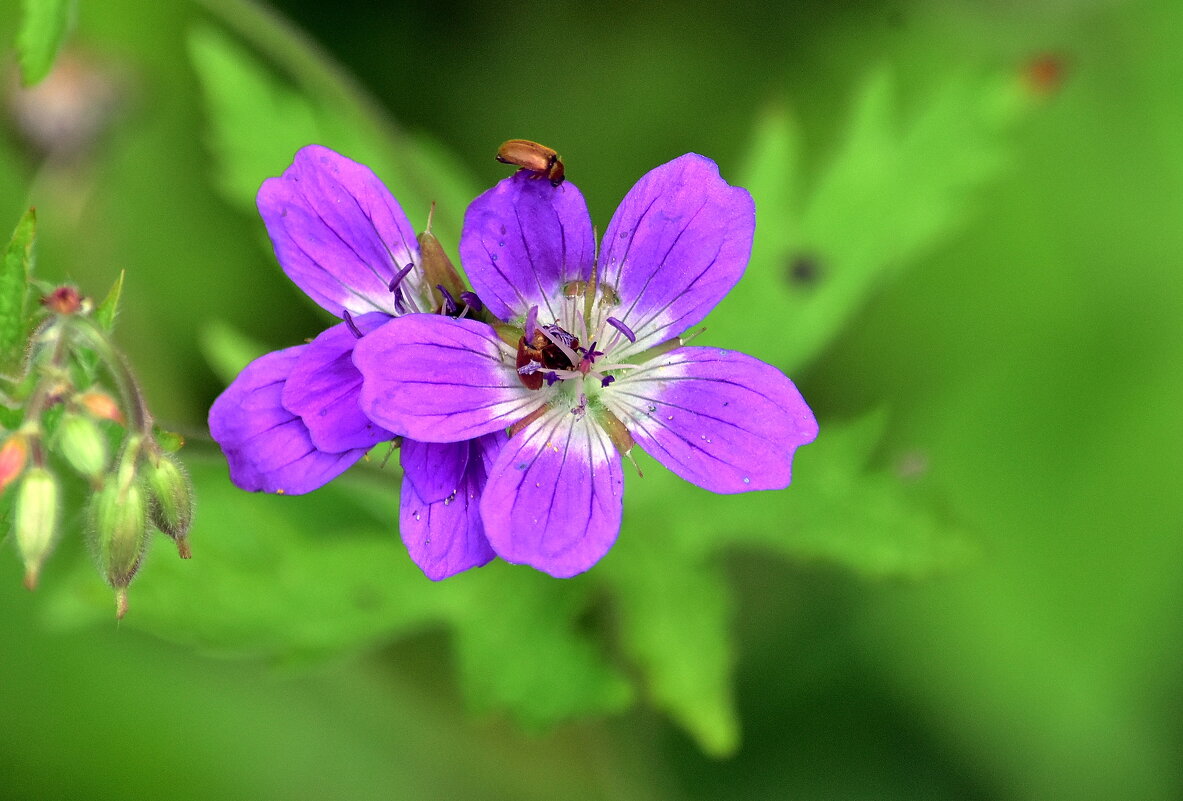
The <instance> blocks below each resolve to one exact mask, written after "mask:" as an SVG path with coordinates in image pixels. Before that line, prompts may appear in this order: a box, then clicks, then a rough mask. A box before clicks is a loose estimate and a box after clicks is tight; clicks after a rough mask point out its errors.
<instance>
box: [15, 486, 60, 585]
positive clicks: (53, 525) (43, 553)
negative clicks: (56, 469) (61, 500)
mask: <svg viewBox="0 0 1183 801" xmlns="http://www.w3.org/2000/svg"><path fill="white" fill-rule="evenodd" d="M58 493H59V491H58V482H57V479H56V478H54V475H53V473H50V472H49V471H48V470H46V469H45V468H44V467H31V468H29V470H28V472H26V473H25V477H24V478H23V479H21V483H20V486H19V487H18V488H17V495H16V528H15V531H14V534H15V537H16V547H17V550H19V551H20V554H21V559H22V560H24V563H25V586H26V587H28V588H29V589H30V590H31V589H33V588H34V587H36V586H37V577H38V576H39V575H40V574H41V566H42V565H43V564H45V559H46V557H48V556H49V554H50V552H51V551H52V550H53V546H54V544H55V543H56V541H57V528H58Z"/></svg>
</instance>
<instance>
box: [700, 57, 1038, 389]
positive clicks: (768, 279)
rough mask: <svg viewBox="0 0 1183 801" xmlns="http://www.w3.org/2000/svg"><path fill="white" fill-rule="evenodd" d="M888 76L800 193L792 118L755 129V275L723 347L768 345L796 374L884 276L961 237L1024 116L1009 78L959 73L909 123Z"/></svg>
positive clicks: (715, 331) (874, 84)
mask: <svg viewBox="0 0 1183 801" xmlns="http://www.w3.org/2000/svg"><path fill="white" fill-rule="evenodd" d="M898 107H899V103H898V101H897V100H896V92H895V90H894V87H893V81H892V77H891V73H890V72H889V71H887V70H886V69H881V70H879V71H876V72H874V73H872V74H871V75H870V76H869V77H868V78H867V79H866V81H865V82H864V84H863V86H862V88H861V90H860V91H859V93H858V96H857V98H856V100H855V102H854V108H853V112H852V117H851V122H850V124H849V127H848V130H847V132H846V134H845V137H844V139H843V142H842V144H841V145H840V146H839V147H838V149H837V151H836V152H835V153H834V154H833V156H832V158H831V161H830V163H829V165H828V167H827V168H826V169H824V170H823V171H822V172H821V174H820V175H819V176H818V178H817V179H816V181H815V182H814V183H813V185H812V187H811V188H810V189H809V190H808V191H805V192H801V191H799V190H798V186H799V185H800V184H801V181H800V179H799V177H798V176H797V174H796V170H795V169H794V168H795V166H796V165H795V160H794V155H795V153H796V150H797V147H798V145H797V139H798V137H797V134H796V132H795V131H794V129H793V128H792V126H791V125H790V124H789V121H788V119H787V117H786V116H785V114H784V112H783V111H780V110H773V111H772V112H770V113H768V114H767V115H765V117H764V118H763V119H762V120H761V121H760V122H759V123H758V125H757V128H756V134H755V137H754V143H753V150H752V155H751V158H750V160H749V162H748V165H747V167H746V169H745V170H744V171H743V174H742V176H741V180H740V181H739V183H740V185H741V186H746V187H748V188H749V190H750V191H751V192H752V196H753V198H754V199H755V201H756V215H757V216H756V219H757V227H756V240H755V243H754V245H753V251H752V259H751V262H750V264H749V267H748V270H747V273H746V274H745V276H744V278H743V280H741V281H740V282H739V285H738V286H737V287H736V288H735V290H733V291H732V293H731V295H730V296H729V298H728V299H727V301H726V302H725V303H724V304H723V305H722V306H721V308H722V309H725V310H729V311H730V310H735V309H751V308H762V309H774V310H775V313H766V314H761V315H750V314H744V315H740V314H731V315H725V314H717V315H715V316H712V318H711V321H710V331H711V335H712V337H713V338H716V339H717V341H720V342H724V341H731V342H735V341H749V342H759V343H761V344H762V345H764V346H765V347H764V349H763V350H762V352H761V353H762V355H763V357H764V358H768V359H769V360H770V361H774V362H775V363H776V364H778V365H780V366H781V367H784V368H786V369H787V370H789V371H794V370H796V369H798V368H800V367H801V366H803V365H804V364H806V363H808V362H809V361H810V360H811V359H813V358H814V357H815V356H817V354H818V353H819V352H820V351H821V349H822V348H824V347H825V346H826V345H828V344H829V343H830V342H831V341H832V340H833V338H834V337H835V336H836V335H837V334H838V333H839V332H840V331H841V330H842V328H843V327H844V326H845V325H846V324H847V322H848V321H849V320H850V318H851V317H852V315H853V314H854V313H855V312H856V311H858V309H860V308H861V307H862V305H863V304H864V303H865V302H866V301H867V299H868V298H869V297H870V296H871V295H872V294H873V293H874V291H875V290H876V289H877V288H878V287H879V286H881V285H882V283H883V281H884V280H886V279H887V278H889V277H890V276H892V275H894V274H895V273H897V272H898V271H900V270H901V269H903V268H905V267H906V266H908V265H909V264H911V263H914V262H915V261H916V260H917V258H918V257H919V256H920V255H922V254H923V253H924V252H925V251H927V250H929V249H930V248H932V247H933V246H935V245H936V244H937V243H939V242H940V241H941V240H942V239H945V238H947V237H949V236H951V235H952V234H954V233H955V232H956V231H957V230H959V229H960V228H961V227H962V226H963V224H964V223H965V221H966V220H967V218H968V217H969V214H970V211H971V210H972V201H973V198H974V196H975V195H976V193H977V192H978V191H980V190H981V188H982V187H983V186H984V185H985V184H987V183H988V182H989V181H991V180H992V179H994V178H995V177H997V176H998V175H999V174H1000V172H1001V170H1002V167H1003V166H1004V165H1005V163H1006V161H1007V152H1008V150H1009V147H1010V145H1009V142H1008V141H1007V137H1006V134H1007V133H1008V131H1009V130H1010V129H1011V128H1012V127H1013V124H1014V123H1015V121H1016V120H1017V119H1018V118H1019V116H1020V112H1021V111H1022V110H1023V109H1024V108H1025V106H1024V104H1023V102H1022V100H1021V97H1020V93H1019V91H1018V87H1017V86H1016V83H1015V81H1014V80H1013V77H1012V76H1009V75H1007V76H991V77H988V78H984V79H983V78H980V77H969V76H956V75H955V76H952V77H948V78H946V79H945V82H944V83H943V84H941V85H940V86H937V87H936V88H934V89H931V90H930V91H929V92H928V93H927V94H926V95H924V96H922V97H920V98H919V99H918V100H917V101H916V103H915V107H916V109H917V110H916V111H915V112H914V113H912V114H910V115H908V116H907V117H906V118H904V119H902V120H901V117H902V116H903V115H901V114H900V112H899V110H898Z"/></svg>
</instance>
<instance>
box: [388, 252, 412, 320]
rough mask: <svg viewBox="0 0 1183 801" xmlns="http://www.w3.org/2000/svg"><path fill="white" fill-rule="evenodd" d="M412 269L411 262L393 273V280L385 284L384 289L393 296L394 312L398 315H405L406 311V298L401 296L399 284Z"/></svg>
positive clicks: (401, 291)
mask: <svg viewBox="0 0 1183 801" xmlns="http://www.w3.org/2000/svg"><path fill="white" fill-rule="evenodd" d="M413 269H415V263H414V262H411V263H410V264H408V265H407V266H406V267H404V268H402V269H401V270H399V271H398V272H397V273H395V274H394V278H392V279H390V283H389V284H387V287H386V288H387V289H389V290H390V292H391V294H393V295H394V310H395V311H396V312H398V313H399V314H406V313H407V311H408V307H407V296H406V295H404V294H403V290H402V286H401V284H402V282H403V279H404V278H406V277H407V276H408V275H409V274H410V272H411V270H413ZM412 305H413V304H412ZM415 311H418V309H415Z"/></svg>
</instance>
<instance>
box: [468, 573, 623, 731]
mask: <svg viewBox="0 0 1183 801" xmlns="http://www.w3.org/2000/svg"><path fill="white" fill-rule="evenodd" d="M471 584H472V585H473V590H474V591H473V593H472V600H473V604H472V606H471V607H469V608H467V609H465V610H463V611H462V613H461V614H457V615H456V616H454V617H453V618H452V621H453V624H454V625H455V628H456V657H457V661H458V663H459V665H458V667H459V671H460V676H461V679H462V681H461V686H462V687H463V689H464V693H465V696H466V697H467V699H468V702H469V704H470V706H472V707H473V708H474V709H476V710H482V711H487V710H491V709H492V710H496V709H508V710H511V711H512V714H513V716H514V717H515V718H517V720H518V721H519V722H521V723H522V724H524V725H525V726H527V727H529V728H531V729H538V728H542V727H547V726H553V725H554V724H555V723H558V722H560V721H564V720H569V719H572V718H575V717H578V716H580V715H588V714H604V713H609V712H619V711H621V710H623V709H625V708H627V707H628V706H629V705H630V704H631V703H632V700H633V691H632V686H631V685H630V684H629V682H628V680H627V678H625V676H624V675H623V674H622V673H621V671H620V669H619V668H617V667H614V666H612V665H610V664H609V663H608V662H607V660H606V659H605V657H604V654H603V653H602V652H601V649H600V648H599V647H598V646H597V645H596V643H595V642H593V640H592V639H590V638H589V637H588V636H587V635H586V633H583V634H580V633H579V628H580V626H579V625H578V622H579V617H580V615H581V614H582V613H583V612H584V611H585V610H586V609H587V607H588V590H589V589H590V588H591V587H592V586H593V582H591V581H589V580H587V579H586V578H585V579H582V580H576V581H574V582H564V583H559V582H556V581H555V580H554V579H552V578H550V577H549V576H545V575H543V574H541V573H537V572H535V571H533V570H529V569H527V568H510V567H508V566H506V565H497V566H496V567H493V568H492V569H489V568H483V569H482V570H480V571H477V572H476V573H475V574H474V575H473V576H472V578H471ZM478 599H479V600H478Z"/></svg>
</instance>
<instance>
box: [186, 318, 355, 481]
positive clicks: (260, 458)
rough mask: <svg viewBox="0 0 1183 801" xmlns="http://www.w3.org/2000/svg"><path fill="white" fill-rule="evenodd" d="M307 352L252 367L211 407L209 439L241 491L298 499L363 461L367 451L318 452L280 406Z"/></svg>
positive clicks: (281, 354) (280, 354)
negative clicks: (287, 383) (219, 449)
mask: <svg viewBox="0 0 1183 801" xmlns="http://www.w3.org/2000/svg"><path fill="white" fill-rule="evenodd" d="M346 333H348V332H346ZM307 347H308V346H307V345H299V346H297V347H294V348H287V349H286V350H279V351H275V352H274V353H268V354H267V355H266V356H262V357H260V358H258V359H256V360H255V361H253V362H251V363H250V364H249V365H247V366H246V368H245V369H244V370H243V371H242V372H241V373H239V375H238V377H237V378H236V379H234V381H233V383H231V384H230V386H229V387H227V388H226V391H225V392H223V393H222V394H221V395H219V396H218V399H217V400H215V401H214V404H213V406H212V407H210V412H209V428H210V435H211V436H212V437H213V438H214V440H215V441H217V443H218V444H219V445H220V446H222V452H223V453H225V454H226V461H227V462H228V463H229V464H230V480H231V481H233V482H234V483H235V484H236V485H237V486H238V487H240V488H241V489H244V490H249V491H251V492H276V493H282V494H285V495H302V494H303V493H305V492H311V491H312V490H314V489H317V488H318V487H322V486H324V485H325V484H326V483H328V482H329V481H331V480H332V479H334V478H336V477H337V476H338V475H340V474H341V473H343V472H344V471H345V470H346V469H347V468H348V467H349V466H350V465H352V464H353V463H354V462H356V461H357V460H358V459H360V458H361V457H362V456H364V455H365V452H366V448H356V449H353V450H346V451H342V452H340V453H324V452H323V451H320V450H318V449H317V448H316V446H315V445H313V444H312V439H311V437H310V436H309V433H308V427H307V426H305V425H304V422H303V421H302V420H301V419H300V418H299V416H297V415H295V414H293V413H292V412H289V411H288V410H287V409H285V408H284V406H283V404H282V403H281V402H280V396H281V394H282V392H283V386H284V382H285V381H286V380H287V378H288V376H289V375H290V373H291V371H292V370H293V369H294V368H295V367H296V365H297V364H298V363H299V361H300V358H301V356H302V355H303V351H304V350H305V348H307Z"/></svg>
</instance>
